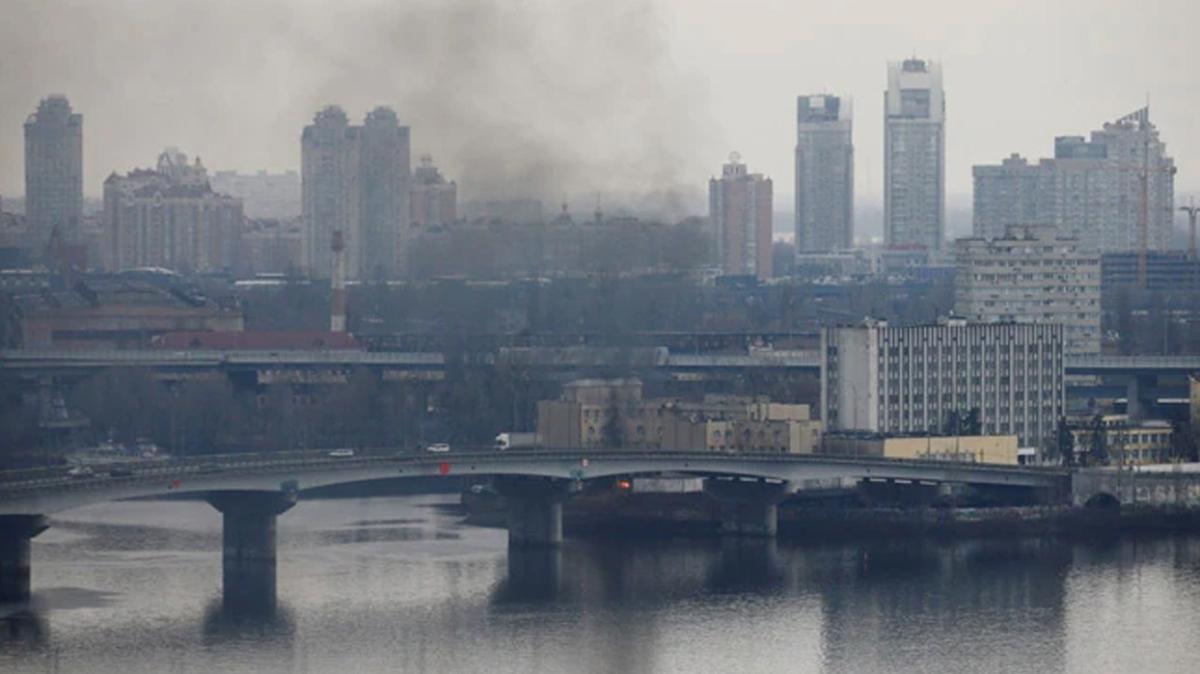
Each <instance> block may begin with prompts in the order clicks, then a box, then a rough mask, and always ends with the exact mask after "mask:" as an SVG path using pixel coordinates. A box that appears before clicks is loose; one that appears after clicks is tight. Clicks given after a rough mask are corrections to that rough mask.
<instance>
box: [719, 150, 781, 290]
mask: <svg viewBox="0 0 1200 674" xmlns="http://www.w3.org/2000/svg"><path fill="white" fill-rule="evenodd" d="M708 214H709V219H710V220H711V227H712V238H713V241H714V242H715V245H716V256H717V260H716V261H717V265H718V266H719V267H720V268H721V271H722V272H724V273H725V274H730V275H747V276H756V277H758V279H759V280H765V279H768V278H771V233H772V232H771V216H772V214H771V179H770V178H764V177H763V175H762V174H761V173H749V172H748V171H747V170H746V165H745V164H743V163H741V156H740V155H739V154H738V153H736V152H733V153H730V155H729V163H728V164H725V166H724V168H723V169H722V171H721V177H720V178H719V179H717V178H713V179H711V180H709V181H708Z"/></svg>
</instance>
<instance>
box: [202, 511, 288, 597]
mask: <svg viewBox="0 0 1200 674" xmlns="http://www.w3.org/2000/svg"><path fill="white" fill-rule="evenodd" d="M206 499H207V500H208V503H209V505H211V506H212V507H214V508H216V509H217V510H219V511H220V512H221V517H222V520H223V522H222V528H223V532H222V537H223V550H222V559H221V583H222V589H223V594H224V601H225V604H226V605H227V606H230V607H234V608H236V607H237V606H243V607H247V608H250V607H253V608H254V609H255V610H256V611H263V610H270V608H271V607H273V606H274V605H275V519H276V518H277V517H278V516H279V515H281V514H282V513H284V512H287V511H288V510H289V509H290V508H291V507H292V506H294V505H295V504H296V494H295V493H294V492H285V491H214V492H209V494H208V496H207V497H206Z"/></svg>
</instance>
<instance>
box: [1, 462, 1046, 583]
mask: <svg viewBox="0 0 1200 674" xmlns="http://www.w3.org/2000/svg"><path fill="white" fill-rule="evenodd" d="M664 473H670V474H684V475H692V476H700V477H704V478H707V479H706V482H705V490H706V491H707V492H708V493H709V494H710V495H711V496H712V497H714V498H715V499H716V500H717V501H718V503H720V504H721V506H722V507H721V511H722V516H721V517H722V520H721V530H722V531H723V532H724V533H728V534H732V535H751V536H774V535H775V533H776V530H777V505H778V503H779V502H781V501H782V500H784V499H786V498H787V497H788V496H790V495H791V494H793V493H794V492H796V491H797V490H798V489H799V488H800V487H802V486H803V485H804V484H805V483H806V482H808V481H813V480H820V481H824V482H825V483H826V484H827V483H828V481H829V480H830V479H832V478H840V479H843V480H846V479H848V480H885V481H900V482H912V483H925V484H976V485H993V486H1007V487H1016V488H1025V489H1035V490H1043V492H1044V493H1048V494H1050V495H1052V496H1054V497H1058V498H1063V499H1065V498H1066V497H1065V494H1066V493H1067V492H1068V491H1069V474H1068V473H1067V472H1066V471H1064V470H1061V469H1052V468H1029V467H1022V466H1002V465H989V464H972V463H955V462H947V461H929V460H895V459H880V458H860V457H855V458H850V457H835V456H821V455H787V454H725V453H717V452H708V451H678V452H677V451H670V452H663V451H613V450H597V451H584V450H542V451H536V452H534V451H528V452H517V451H509V452H494V451H493V452H486V453H485V452H479V453H461V454H460V453H450V454H443V455H432V454H425V453H420V454H417V453H412V452H401V453H391V452H388V451H378V452H374V453H371V454H368V455H360V456H349V457H335V456H331V455H329V454H326V453H323V452H287V453H275V454H256V455H251V454H241V455H224V456H208V457H201V458H196V459H190V460H164V461H146V462H140V463H137V464H131V465H127V466H126V467H124V468H123V469H122V470H111V469H110V472H109V473H108V474H97V475H94V476H90V477H84V478H79V477H72V476H70V475H68V474H67V473H66V471H64V470H57V471H56V470H33V471H12V472H8V473H0V603H3V602H5V601H23V600H25V599H27V598H28V596H29V587H30V573H31V564H30V556H29V551H30V541H31V540H32V539H33V537H35V536H37V535H38V534H39V533H41V532H42V531H44V530H45V529H46V528H47V527H48V526H49V523H48V520H47V518H46V516H47V515H50V514H53V513H56V512H61V511H63V510H68V509H71V508H76V507H80V506H83V505H87V504H89V503H96V502H101V501H108V500H114V499H126V498H137V497H156V496H167V495H174V494H191V495H193V496H195V497H196V498H203V499H204V500H206V501H207V502H208V503H209V504H210V505H212V506H213V507H214V508H216V509H217V510H218V511H220V512H221V514H222V519H223V532H224V533H223V570H224V575H223V578H224V582H225V587H226V591H227V593H228V592H230V591H232V590H233V589H235V588H244V587H249V586H253V587H267V586H269V588H270V591H271V592H273V591H274V589H273V588H274V569H275V520H276V518H277V517H278V516H279V515H280V514H282V513H284V512H286V511H287V510H288V509H290V508H291V507H292V506H293V505H294V504H295V503H296V501H297V499H298V498H300V497H301V496H303V494H304V492H305V491H306V490H310V489H314V488H317V487H322V486H328V485H333V484H343V483H352V482H363V481H370V480H381V479H405V478H413V477H425V476H448V477H489V478H492V479H493V482H494V484H495V486H496V488H497V490H498V491H499V492H500V494H501V495H502V496H503V497H504V498H505V501H506V502H507V504H508V524H509V534H508V535H509V546H510V547H513V548H526V547H535V548H536V547H544V546H554V545H557V544H558V543H560V542H561V541H562V503H563V501H564V500H565V499H566V498H567V497H568V496H569V495H570V494H571V493H572V492H573V491H576V490H578V489H579V488H580V487H581V485H582V484H583V483H584V482H585V481H589V480H599V479H611V478H616V477H622V476H635V475H659V474H664ZM264 577H266V578H267V579H269V581H270V582H264V581H263V578H264ZM247 578H254V579H255V580H254V581H253V582H246V580H245V579H247Z"/></svg>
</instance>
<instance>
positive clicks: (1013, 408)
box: [821, 319, 1065, 447]
mask: <svg viewBox="0 0 1200 674" xmlns="http://www.w3.org/2000/svg"><path fill="white" fill-rule="evenodd" d="M821 353H822V361H821V419H822V421H823V422H824V423H825V428H826V429H827V431H837V430H843V431H866V432H870V433H879V434H883V435H925V434H932V435H938V434H941V433H942V431H943V429H946V428H947V427H948V426H949V425H951V424H952V423H953V419H954V418H956V417H957V418H962V417H963V416H964V415H969V414H971V413H972V412H973V411H974V412H975V413H976V414H977V415H978V419H979V426H980V427H979V431H980V433H981V434H982V435H1016V436H1017V437H1018V438H1019V439H1020V442H1021V443H1022V445H1025V446H1032V447H1043V445H1044V444H1045V443H1047V442H1053V441H1054V430H1055V426H1056V424H1057V422H1058V420H1059V419H1060V418H1061V417H1062V415H1063V406H1064V402H1065V387H1064V383H1063V355H1064V341H1063V327H1062V326H1061V325H1016V324H992V325H983V324H968V323H967V322H966V321H963V320H960V319H951V320H946V321H942V322H941V323H939V324H937V325H921V326H909V327H892V326H889V325H888V324H887V323H886V322H883V321H868V322H865V323H863V324H862V325H857V326H849V327H839V328H826V329H825V330H824V331H823V332H822V335H821Z"/></svg>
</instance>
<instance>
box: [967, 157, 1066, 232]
mask: <svg viewBox="0 0 1200 674" xmlns="http://www.w3.org/2000/svg"><path fill="white" fill-rule="evenodd" d="M1043 172H1044V171H1043V168H1042V167H1041V166H1040V165H1038V164H1030V163H1029V162H1028V161H1026V160H1025V158H1024V157H1022V156H1021V155H1019V154H1013V155H1010V156H1009V157H1008V159H1005V160H1004V161H1003V162H1001V163H1000V164H998V165H995V166H991V165H988V166H973V167H972V168H971V173H972V176H973V178H974V185H975V186H974V190H973V192H972V199H973V209H972V233H973V234H974V235H975V236H977V237H981V238H989V239H990V238H998V237H1003V236H1004V235H1005V234H1006V232H1007V231H1008V228H1009V227H1011V226H1014V225H1045V224H1048V221H1047V220H1048V219H1047V218H1046V217H1045V216H1044V215H1043V205H1042V204H1041V197H1040V196H1039V195H1040V193H1041V188H1042V181H1043V178H1042V174H1043Z"/></svg>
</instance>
